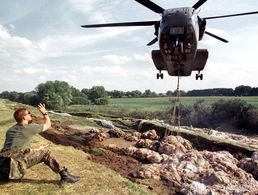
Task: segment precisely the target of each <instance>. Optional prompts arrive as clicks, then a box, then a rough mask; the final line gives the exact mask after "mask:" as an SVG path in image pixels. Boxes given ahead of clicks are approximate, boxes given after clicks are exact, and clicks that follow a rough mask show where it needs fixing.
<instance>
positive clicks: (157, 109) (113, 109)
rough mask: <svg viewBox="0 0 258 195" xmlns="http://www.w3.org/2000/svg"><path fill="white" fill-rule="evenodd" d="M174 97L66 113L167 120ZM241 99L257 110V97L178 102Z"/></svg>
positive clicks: (74, 107) (72, 108)
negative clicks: (89, 113)
mask: <svg viewBox="0 0 258 195" xmlns="http://www.w3.org/2000/svg"><path fill="white" fill-rule="evenodd" d="M174 99H175V97H157V98H115V99H110V100H109V104H108V105H71V106H68V107H67V108H66V109H65V111H66V112H93V113H101V114H112V115H115V116H120V117H121V116H123V117H134V118H158V119H164V118H167V117H168V116H167V113H169V112H170V111H169V109H171V108H172V106H173V105H174V103H172V101H171V100H174ZM220 99H224V100H232V99H241V100H244V101H246V102H247V103H248V104H251V105H253V106H254V107H255V108H257V109H258V96H254V97H226V96H211V97H181V99H180V102H181V103H182V104H184V105H189V106H193V105H194V103H195V102H196V101H198V100H204V103H203V104H206V105H211V104H212V103H214V102H216V101H218V100H220Z"/></svg>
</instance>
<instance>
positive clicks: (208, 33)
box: [205, 31, 228, 43]
mask: <svg viewBox="0 0 258 195" xmlns="http://www.w3.org/2000/svg"><path fill="white" fill-rule="evenodd" d="M205 33H206V34H207V35H210V36H211V37H213V38H215V39H218V40H220V41H222V42H224V43H228V40H226V39H223V38H221V37H219V36H217V35H214V34H212V33H210V32H207V31H205Z"/></svg>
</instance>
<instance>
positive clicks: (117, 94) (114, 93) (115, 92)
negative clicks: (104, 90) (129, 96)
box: [108, 90, 125, 98]
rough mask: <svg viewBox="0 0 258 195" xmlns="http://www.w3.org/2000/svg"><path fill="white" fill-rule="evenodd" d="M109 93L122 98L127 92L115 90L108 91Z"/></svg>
mask: <svg viewBox="0 0 258 195" xmlns="http://www.w3.org/2000/svg"><path fill="white" fill-rule="evenodd" d="M108 95H109V96H111V97H112V98H122V97H123V96H124V95H125V92H123V91H118V90H113V91H110V92H108Z"/></svg>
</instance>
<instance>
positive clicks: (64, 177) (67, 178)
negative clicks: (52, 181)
mask: <svg viewBox="0 0 258 195" xmlns="http://www.w3.org/2000/svg"><path fill="white" fill-rule="evenodd" d="M59 174H60V176H61V182H67V183H75V182H77V181H79V180H80V177H79V176H74V175H71V174H70V173H69V172H68V171H67V169H66V168H64V169H63V170H62V171H60V172H59Z"/></svg>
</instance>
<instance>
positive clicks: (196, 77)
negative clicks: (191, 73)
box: [195, 70, 203, 80]
mask: <svg viewBox="0 0 258 195" xmlns="http://www.w3.org/2000/svg"><path fill="white" fill-rule="evenodd" d="M199 78H200V80H202V79H203V74H201V73H200V70H199V71H198V73H197V74H196V76H195V79H196V80H198V79H199Z"/></svg>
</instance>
